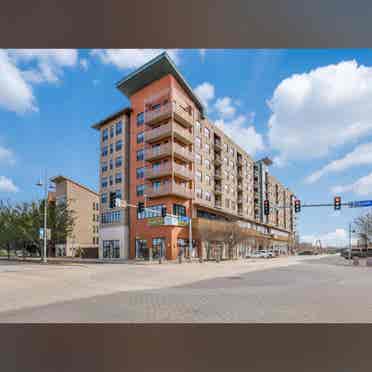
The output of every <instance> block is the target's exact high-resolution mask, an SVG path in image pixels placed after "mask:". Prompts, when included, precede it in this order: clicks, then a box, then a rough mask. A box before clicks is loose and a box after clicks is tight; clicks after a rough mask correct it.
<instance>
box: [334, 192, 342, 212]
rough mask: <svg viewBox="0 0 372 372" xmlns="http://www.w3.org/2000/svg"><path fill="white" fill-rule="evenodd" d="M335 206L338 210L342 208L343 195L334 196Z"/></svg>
mask: <svg viewBox="0 0 372 372" xmlns="http://www.w3.org/2000/svg"><path fill="white" fill-rule="evenodd" d="M333 207H334V209H335V210H336V211H337V210H340V209H341V196H335V197H334V199H333Z"/></svg>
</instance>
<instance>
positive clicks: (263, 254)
mask: <svg viewBox="0 0 372 372" xmlns="http://www.w3.org/2000/svg"><path fill="white" fill-rule="evenodd" d="M251 257H254V258H271V257H273V254H272V252H269V251H264V250H259V251H255V252H253V253H252V255H251Z"/></svg>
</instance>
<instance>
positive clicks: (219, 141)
mask: <svg viewBox="0 0 372 372" xmlns="http://www.w3.org/2000/svg"><path fill="white" fill-rule="evenodd" d="M214 147H216V150H217V149H218V150H221V149H222V142H221V140H217V139H215V140H214Z"/></svg>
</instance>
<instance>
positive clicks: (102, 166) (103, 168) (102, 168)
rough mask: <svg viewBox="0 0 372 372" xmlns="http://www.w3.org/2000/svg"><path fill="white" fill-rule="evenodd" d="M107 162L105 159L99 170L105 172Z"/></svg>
mask: <svg viewBox="0 0 372 372" xmlns="http://www.w3.org/2000/svg"><path fill="white" fill-rule="evenodd" d="M107 169H108V168H107V162H106V161H105V162H104V163H102V164H101V172H102V173H104V172H107Z"/></svg>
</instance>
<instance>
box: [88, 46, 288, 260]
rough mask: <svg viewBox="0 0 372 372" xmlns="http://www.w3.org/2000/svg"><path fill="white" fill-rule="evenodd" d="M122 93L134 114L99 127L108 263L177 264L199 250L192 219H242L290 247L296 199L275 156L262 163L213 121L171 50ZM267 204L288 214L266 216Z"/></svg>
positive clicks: (122, 86)
mask: <svg viewBox="0 0 372 372" xmlns="http://www.w3.org/2000/svg"><path fill="white" fill-rule="evenodd" d="M117 88H118V89H119V90H120V91H121V92H122V93H123V94H124V95H125V96H126V97H127V98H128V99H129V101H130V108H126V109H123V110H121V111H119V112H117V113H115V114H114V115H111V116H110V117H108V118H106V119H104V120H102V121H100V122H98V123H96V124H94V125H93V128H95V129H97V130H99V131H100V144H101V156H100V185H101V187H100V195H101V230H100V231H101V239H100V257H115V258H116V257H117V258H134V257H148V256H149V255H151V257H152V258H155V257H159V256H165V257H166V258H168V259H175V258H176V257H177V255H178V254H179V252H180V251H182V250H184V249H185V247H188V246H192V247H193V248H196V249H199V248H200V245H201V242H200V241H198V239H192V236H191V239H190V229H189V228H188V226H187V225H188V223H187V220H188V219H191V220H193V221H194V220H195V221H196V220H197V219H219V220H225V221H240V222H241V223H243V224H244V226H247V228H249V229H254V230H256V231H259V232H260V233H261V234H262V235H265V236H266V237H270V239H272V240H273V241H275V239H276V237H277V241H278V243H277V244H279V245H285V244H286V245H287V246H288V244H289V242H290V241H291V239H292V237H293V234H294V224H293V212H292V208H291V205H292V204H291V203H292V200H293V193H292V192H291V191H290V190H288V189H287V188H285V187H284V186H283V185H282V184H281V183H280V182H279V181H277V180H276V179H275V178H273V177H272V176H271V175H270V174H269V169H268V168H269V165H270V164H271V161H270V160H269V159H268V158H265V159H261V160H259V161H255V160H254V159H252V157H251V156H250V155H249V154H247V152H246V151H245V150H243V149H242V148H240V147H239V146H238V145H237V144H236V143H235V142H234V141H233V140H232V139H231V138H229V137H228V136H227V135H226V134H225V133H224V132H223V131H222V130H221V129H219V128H218V127H216V126H215V125H214V124H213V123H211V122H210V121H209V120H208V118H207V117H206V116H205V113H204V108H203V105H202V103H201V101H200V100H199V98H198V97H197V96H196V95H195V93H194V92H193V91H192V89H191V88H190V86H189V85H188V83H187V82H186V81H185V79H184V78H183V77H182V75H181V74H180V73H179V71H178V70H177V68H176V67H175V65H174V63H173V62H172V60H171V59H170V58H169V56H168V55H167V54H166V53H163V54H161V55H160V56H158V57H156V58H154V59H153V60H152V61H150V62H148V63H147V64H145V65H144V66H142V67H141V68H139V69H138V70H136V71H134V72H133V73H131V74H130V75H128V76H127V77H125V78H124V79H122V80H121V81H119V82H118V83H117ZM119 123H120V124H119ZM118 125H119V127H120V128H121V129H120V131H119V132H117V131H116V127H117V126H118ZM111 133H112V136H111ZM118 141H120V143H121V144H122V145H121V146H119V149H118V150H117V148H116V143H118ZM111 150H112V151H111ZM118 156H119V157H121V159H122V161H121V162H119V166H118V167H116V160H115V159H116V158H117V157H118ZM111 164H112V167H111ZM114 164H115V166H114ZM117 174H120V177H118V182H116V180H117V178H116V175H117ZM114 180H115V181H114ZM266 198H269V199H270V201H271V202H272V205H274V204H284V202H287V203H288V208H282V209H278V211H276V212H275V213H271V214H270V215H269V216H265V215H264V214H263V208H262V205H263V200H265V199H266ZM139 203H143V205H144V206H145V209H144V211H141V210H139V208H137V206H138V205H139ZM162 214H165V215H166V216H165V217H164V216H162ZM195 225H196V226H197V224H195ZM191 235H192V232H191ZM196 236H197V234H196ZM190 240H191V241H190ZM114 247H116V248H114ZM112 250H114V251H115V253H114V254H112V253H110V252H111V251H112ZM108 252H109V253H108Z"/></svg>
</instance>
